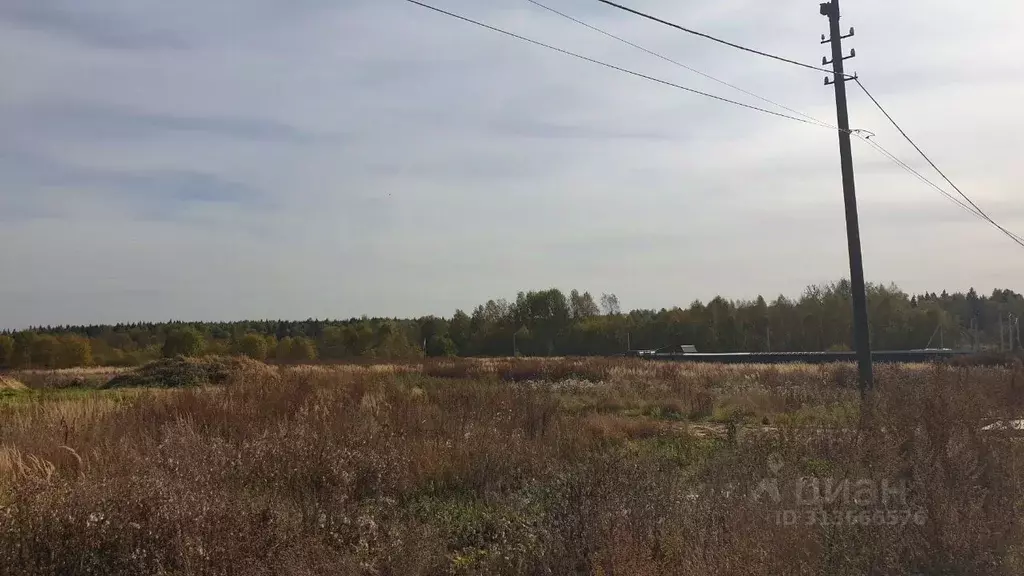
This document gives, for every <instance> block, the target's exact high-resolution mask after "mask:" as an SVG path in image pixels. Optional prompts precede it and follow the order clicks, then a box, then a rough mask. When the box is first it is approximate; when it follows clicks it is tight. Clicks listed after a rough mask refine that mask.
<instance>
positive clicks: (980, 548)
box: [0, 360, 1024, 575]
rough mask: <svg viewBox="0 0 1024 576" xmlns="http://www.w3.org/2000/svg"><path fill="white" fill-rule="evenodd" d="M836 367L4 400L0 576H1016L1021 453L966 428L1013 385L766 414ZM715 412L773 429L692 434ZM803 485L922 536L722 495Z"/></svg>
mask: <svg viewBox="0 0 1024 576" xmlns="http://www.w3.org/2000/svg"><path fill="white" fill-rule="evenodd" d="M841 370H843V369H841V368H837V367H800V368H794V367H786V368H772V367H767V368H766V367H706V366H690V367H683V366H679V365H656V364H646V363H637V362H632V361H622V362H614V361H604V360H602V361H597V362H590V361H578V360H556V361H535V362H528V361H494V362H488V363H482V362H481V363H464V362H462V361H456V362H449V363H442V362H436V363H427V364H424V365H423V366H419V367H416V366H413V367H405V368H401V369H383V368H372V369H371V368H367V367H359V368H352V367H317V368H301V367H300V368H288V369H284V368H282V369H279V370H277V369H275V370H255V371H250V372H248V373H244V374H236V375H235V376H234V377H233V378H232V379H230V381H229V382H227V383H226V384H225V385H223V386H220V387H216V388H193V389H185V390H166V391H151V392H142V393H136V394H126V395H118V396H109V395H99V394H98V393H97V394H96V395H95V396H84V397H81V398H77V399H63V400H59V401H54V400H47V399H45V398H43V397H35V396H33V397H30V398H28V399H26V400H24V401H22V402H7V403H3V404H0V574H55V575H56V574H61V575H64V574H69V575H76V574H133V575H135V574H255V575H259V574H295V575H300V574H301V575H304V574H325V573H330V574H658V575H661V574H666V575H667V574H724V575H733V574H735V575H740V574H743V575H747V574H755V575H761V574H763V575H774V574H780V573H785V574H808V575H809V574H1007V575H1009V574H1017V573H1020V570H1021V568H1022V564H1021V557H1020V550H1021V545H1022V544H1024V534H1022V533H1021V530H1020V527H1019V523H1018V522H1017V520H1016V519H1017V518H1018V517H1019V513H1020V510H1021V505H1022V504H1024V501H1022V500H1021V494H1024V492H1022V488H1024V485H1022V482H1021V480H1020V478H1021V475H1020V474H1019V472H1018V468H1019V464H1018V462H1019V459H1020V456H1021V455H1022V454H1020V452H1021V445H1020V444H1019V443H1018V442H1016V440H1015V439H1014V438H1013V437H1012V436H1011V435H1008V434H988V433H982V432H981V431H980V425H979V423H980V422H982V421H984V420H985V419H987V418H992V417H1006V416H1012V415H1020V414H1019V413H1018V411H1024V403H1022V397H1021V394H1020V387H1021V382H1022V380H1021V378H1022V374H1021V373H1020V372H1019V371H1017V372H1014V371H1011V370H1007V369H999V368H974V369H971V370H969V371H966V370H964V371H959V370H955V369H951V368H942V367H935V368H922V367H915V368H903V367H891V368H883V369H880V370H879V374H878V382H879V388H878V390H877V392H876V394H875V395H874V396H873V397H872V398H871V400H870V402H869V404H868V409H867V410H865V411H863V413H861V414H860V415H859V416H860V419H859V422H860V423H861V424H862V427H860V428H858V427H857V426H856V422H852V423H851V422H845V423H843V424H841V425H837V424H836V423H835V422H833V421H831V420H829V419H828V418H825V417H822V418H820V419H819V420H815V422H816V426H803V425H800V424H799V422H803V421H802V420H801V421H799V422H798V419H796V418H795V417H792V418H790V419H789V420H787V419H786V418H783V416H786V415H789V416H793V415H796V414H805V415H806V414H810V415H813V413H814V411H815V410H819V411H823V412H824V413H826V414H827V413H828V411H829V410H832V409H833V407H835V406H838V405H845V403H848V402H849V401H850V398H851V397H853V398H856V391H855V390H854V389H853V388H852V382H849V381H847V380H846V377H845V376H840V375H839V374H840V372H841ZM733 405H741V406H742V409H743V410H747V411H752V412H753V413H755V414H758V415H760V414H764V415H765V416H769V417H771V418H773V419H779V420H780V421H781V423H780V424H778V425H777V426H772V427H770V428H761V427H759V424H758V423H757V422H756V421H753V420H747V421H740V420H730V424H729V425H730V426H741V427H743V428H744V430H746V431H748V432H751V433H746V434H738V435H737V434H724V435H723V437H722V438H718V437H709V436H708V435H706V434H698V433H695V430H696V429H697V428H700V427H706V426H707V425H706V424H699V423H695V422H696V421H697V420H700V419H702V418H706V417H707V416H710V415H711V413H712V412H713V411H714V410H715V409H719V410H721V409H723V408H724V407H728V406H733ZM807 417H808V418H809V417H811V416H807ZM721 426H722V427H723V428H725V425H721ZM754 432H756V433H754ZM809 475H813V476H816V477H825V476H827V477H830V478H836V479H840V478H848V479H860V480H871V481H877V482H881V481H883V480H885V481H892V482H895V481H904V482H906V483H907V486H908V489H907V491H906V498H907V501H906V503H903V504H901V505H900V507H899V508H898V509H903V508H906V509H910V510H914V511H923V515H924V516H925V517H926V519H927V521H926V522H924V523H923V524H921V525H917V524H913V523H911V524H909V525H903V526H888V525H870V526H865V525H859V524H852V523H847V524H842V525H838V526H820V525H805V524H799V525H793V526H779V525H777V524H776V523H775V521H774V518H775V513H776V512H778V511H779V510H781V509H787V507H788V508H799V509H801V511H803V509H802V508H801V503H799V502H796V501H794V500H793V494H792V491H791V490H789V491H787V490H782V501H781V502H780V503H778V504H775V503H772V502H767V501H764V500H762V501H757V500H753V499H750V498H747V497H745V495H746V494H748V493H749V490H750V489H752V488H754V487H756V486H757V485H758V484H759V482H761V481H762V480H764V479H766V478H774V479H775V480H777V481H778V482H779V484H780V485H782V486H791V485H793V483H795V482H797V481H798V479H799V478H801V477H806V476H809ZM830 506H832V505H830ZM826 509H828V507H826ZM833 511H840V512H842V511H843V510H842V509H837V510H833Z"/></svg>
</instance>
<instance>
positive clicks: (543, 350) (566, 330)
mask: <svg viewBox="0 0 1024 576" xmlns="http://www.w3.org/2000/svg"><path fill="white" fill-rule="evenodd" d="M868 301H869V312H870V318H871V322H872V327H871V340H872V343H873V345H874V346H875V348H876V349H889V350H898V349H912V348H922V347H926V346H929V345H930V346H933V347H938V346H947V347H963V348H970V347H974V346H975V345H980V346H982V347H988V348H992V347H994V348H996V349H998V348H999V346H1000V343H1005V342H1009V341H1010V335H1009V334H1008V333H1007V329H1008V323H1007V322H1006V318H1007V315H1008V314H1013V315H1016V316H1018V317H1019V316H1022V315H1024V297H1022V296H1021V295H1020V294H1017V293H1015V292H1012V291H1010V290H995V291H993V292H992V294H991V295H989V296H983V295H979V294H977V293H976V292H975V291H974V290H973V289H972V290H970V291H968V292H967V293H965V294H964V293H956V294H947V293H946V292H943V293H942V294H935V293H931V294H920V295H915V296H911V295H909V294H906V293H904V292H902V291H901V290H899V289H898V288H896V287H895V286H888V287H886V286H870V287H869V289H868ZM850 309H851V305H850V287H849V283H848V282H845V281H840V282H836V283H833V284H829V285H825V286H812V287H809V288H808V289H807V290H805V291H804V293H803V294H802V295H801V296H800V297H799V298H797V299H790V298H785V297H782V296H779V297H778V298H775V299H774V300H770V301H769V300H766V299H765V298H762V297H758V298H756V299H754V300H752V301H729V300H726V299H724V298H714V299H713V300H711V301H710V302H708V303H706V304H704V303H701V302H699V301H698V302H694V303H692V304H691V305H690V306H689V307H687V308H685V309H683V308H672V309H662V310H634V311H632V312H629V313H622V312H621V311H620V310H619V302H618V298H616V297H615V296H614V295H611V294H605V295H603V296H602V297H600V298H598V299H596V300H595V298H594V297H593V296H591V295H590V294H589V293H586V292H584V293H582V294H581V293H579V292H577V291H575V290H573V291H571V292H570V293H569V294H564V293H563V292H561V291H559V290H554V289H552V290H542V291H538V292H524V293H520V294H519V295H518V296H517V298H516V299H515V301H514V302H508V301H505V300H491V301H489V302H487V303H486V304H483V305H480V306H477V307H476V308H475V309H474V310H473V311H472V312H471V313H468V314H467V313H465V312H463V311H461V310H458V311H456V312H455V314H454V315H453V316H452V317H451V318H436V317H432V316H431V317H424V318H418V319H411V320H397V319H385V318H362V319H351V320H344V321H329V320H313V319H309V320H306V321H301V322H290V321H259V322H231V323H183V322H172V323H161V324H146V323H138V324H119V325H116V326H71V327H45V328H37V329H35V330H27V331H22V332H18V333H15V334H12V335H5V334H0V369H2V368H5V367H6V368H13V369H28V368H66V367H72V366H88V365H91V364H98V365H103V366H135V365H140V364H144V363H146V362H150V361H153V360H157V359H159V358H161V357H174V356H177V355H185V356H198V355H229V354H235V355H241V356H247V357H250V358H254V359H257V360H269V361H272V362H274V363H280V364H298V363H305V362H310V361H313V360H320V361H323V362H337V361H352V360H355V359H360V360H368V361H379V360H415V359H418V358H420V357H423V356H431V357H450V356H464V357H470V356H492V357H493V356H513V355H516V354H519V355H524V356H607V355H614V354H619V353H622V352H625V351H626V350H627V349H628V348H629V347H632V348H634V349H653V348H659V347H662V346H668V345H675V344H693V345H695V346H697V348H698V349H699V350H701V351H705V352H732V351H767V350H773V351H808V350H829V349H832V350H847V349H850V348H851V343H850V334H851V332H852V330H851V324H850ZM1000 318H1002V321H1001V320H1000ZM972 325H973V326H975V327H976V328H977V331H976V332H973V331H972V329H971V327H972ZM1000 329H1003V331H1002V333H1001V332H1000ZM1016 331H1017V330H1016V328H1014V330H1013V337H1014V338H1013V339H1014V341H1016V342H1019V340H1020V339H1019V337H1018V336H1019V334H1017V333H1016Z"/></svg>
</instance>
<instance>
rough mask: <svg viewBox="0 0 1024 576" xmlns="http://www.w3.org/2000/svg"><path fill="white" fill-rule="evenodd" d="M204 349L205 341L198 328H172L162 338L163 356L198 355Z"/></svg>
mask: <svg viewBox="0 0 1024 576" xmlns="http://www.w3.org/2000/svg"><path fill="white" fill-rule="evenodd" d="M205 349H206V341H205V339H204V338H203V335H202V334H200V333H199V331H198V330H196V329H195V328H192V327H186V328H178V329H175V330H172V331H171V332H170V333H169V334H168V335H167V339H166V340H164V346H163V349H162V353H163V355H164V358H173V357H175V356H199V355H201V354H202V353H203V350H205Z"/></svg>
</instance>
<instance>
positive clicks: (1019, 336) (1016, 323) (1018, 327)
mask: <svg viewBox="0 0 1024 576" xmlns="http://www.w3.org/2000/svg"><path fill="white" fill-rule="evenodd" d="M1014 326H1016V327H1017V345H1018V346H1020V345H1021V318H1020V317H1019V316H1018V317H1017V319H1016V320H1015V321H1014ZM1022 347H1024V346H1022Z"/></svg>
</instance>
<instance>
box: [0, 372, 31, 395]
mask: <svg viewBox="0 0 1024 576" xmlns="http://www.w3.org/2000/svg"><path fill="white" fill-rule="evenodd" d="M5 390H28V386H25V385H24V384H22V383H21V382H18V381H17V380H15V379H14V378H10V377H8V376H3V375H0V392H2V391H5Z"/></svg>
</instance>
